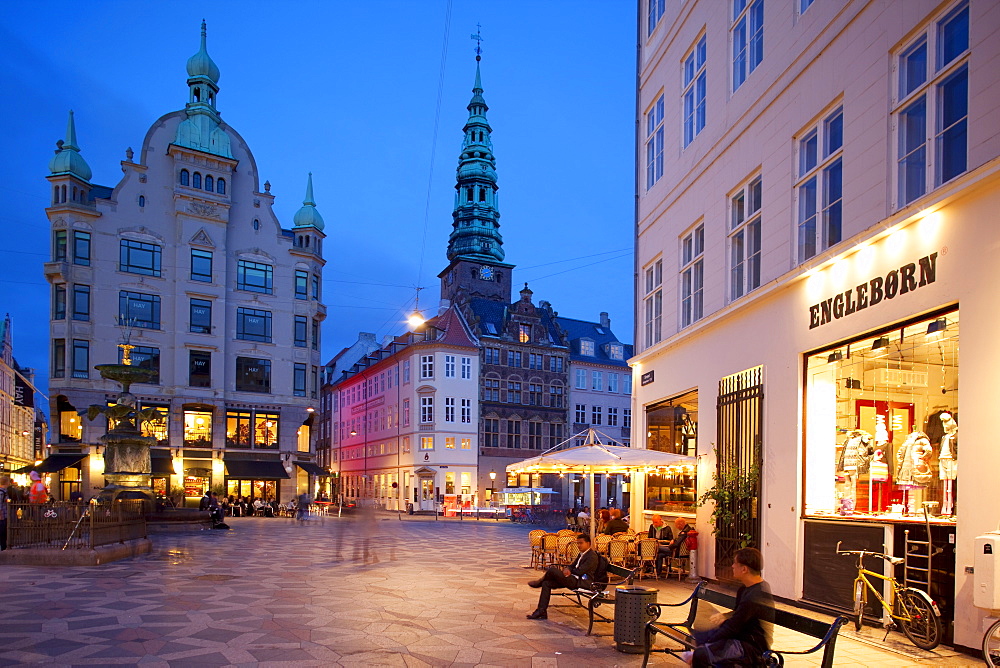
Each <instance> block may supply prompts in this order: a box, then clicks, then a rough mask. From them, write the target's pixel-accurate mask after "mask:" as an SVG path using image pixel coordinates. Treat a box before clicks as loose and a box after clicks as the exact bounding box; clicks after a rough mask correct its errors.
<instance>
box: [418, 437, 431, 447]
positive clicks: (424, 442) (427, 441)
mask: <svg viewBox="0 0 1000 668" xmlns="http://www.w3.org/2000/svg"><path fill="white" fill-rule="evenodd" d="M420 449H421V450H433V449H434V437H433V436H421V437H420Z"/></svg>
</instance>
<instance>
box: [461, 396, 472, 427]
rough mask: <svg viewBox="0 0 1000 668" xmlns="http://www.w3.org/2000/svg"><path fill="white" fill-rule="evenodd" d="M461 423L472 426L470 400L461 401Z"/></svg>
mask: <svg viewBox="0 0 1000 668" xmlns="http://www.w3.org/2000/svg"><path fill="white" fill-rule="evenodd" d="M462 423H463V424H472V399H462Z"/></svg>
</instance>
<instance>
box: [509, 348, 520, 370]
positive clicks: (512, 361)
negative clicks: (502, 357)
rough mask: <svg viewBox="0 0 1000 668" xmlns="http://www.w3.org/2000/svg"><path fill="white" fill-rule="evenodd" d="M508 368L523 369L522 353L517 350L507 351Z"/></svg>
mask: <svg viewBox="0 0 1000 668" xmlns="http://www.w3.org/2000/svg"><path fill="white" fill-rule="evenodd" d="M507 366H512V367H515V368H518V369H520V368H521V353H520V352H519V351H517V350H508V351H507Z"/></svg>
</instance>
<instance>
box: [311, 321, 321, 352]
mask: <svg viewBox="0 0 1000 668" xmlns="http://www.w3.org/2000/svg"><path fill="white" fill-rule="evenodd" d="M312 349H313V350H319V320H316V319H313V321H312Z"/></svg>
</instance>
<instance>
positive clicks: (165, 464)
mask: <svg viewBox="0 0 1000 668" xmlns="http://www.w3.org/2000/svg"><path fill="white" fill-rule="evenodd" d="M149 461H150V462H151V463H152V466H153V471H152V473H153V475H155V476H163V475H173V474H174V461H173V460H172V459H171V458H170V457H153V458H152V459H150V460H149Z"/></svg>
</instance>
